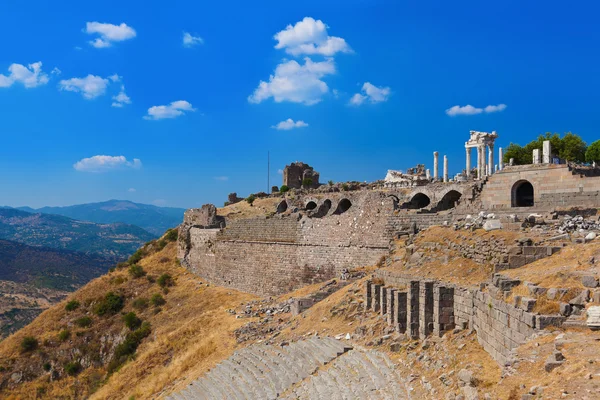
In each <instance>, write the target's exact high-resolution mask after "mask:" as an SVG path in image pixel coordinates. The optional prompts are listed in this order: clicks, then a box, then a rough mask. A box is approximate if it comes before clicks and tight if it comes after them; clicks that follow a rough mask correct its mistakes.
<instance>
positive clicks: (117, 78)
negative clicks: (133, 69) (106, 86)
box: [108, 74, 121, 82]
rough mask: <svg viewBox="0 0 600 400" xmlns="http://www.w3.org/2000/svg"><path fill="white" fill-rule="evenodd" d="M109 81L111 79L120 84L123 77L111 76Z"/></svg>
mask: <svg viewBox="0 0 600 400" xmlns="http://www.w3.org/2000/svg"><path fill="white" fill-rule="evenodd" d="M108 79H110V80H111V81H113V82H120V81H121V77H120V76H119V75H117V74H113V75H111V76H109V77H108Z"/></svg>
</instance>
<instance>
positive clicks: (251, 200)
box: [246, 194, 256, 205]
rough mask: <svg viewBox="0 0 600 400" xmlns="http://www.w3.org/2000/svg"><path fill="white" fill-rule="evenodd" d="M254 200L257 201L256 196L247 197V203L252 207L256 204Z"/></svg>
mask: <svg viewBox="0 0 600 400" xmlns="http://www.w3.org/2000/svg"><path fill="white" fill-rule="evenodd" d="M254 200H256V196H255V195H253V194H251V195H250V196H248V197H246V201H247V202H248V204H250V205H252V203H254Z"/></svg>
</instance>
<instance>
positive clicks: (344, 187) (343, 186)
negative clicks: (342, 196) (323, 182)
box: [342, 183, 350, 192]
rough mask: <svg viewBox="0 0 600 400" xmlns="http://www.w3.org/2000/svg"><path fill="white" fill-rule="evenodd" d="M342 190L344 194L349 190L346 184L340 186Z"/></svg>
mask: <svg viewBox="0 0 600 400" xmlns="http://www.w3.org/2000/svg"><path fill="white" fill-rule="evenodd" d="M342 190H343V191H344V192H347V191H348V190H350V186H348V184H347V183H344V184H342Z"/></svg>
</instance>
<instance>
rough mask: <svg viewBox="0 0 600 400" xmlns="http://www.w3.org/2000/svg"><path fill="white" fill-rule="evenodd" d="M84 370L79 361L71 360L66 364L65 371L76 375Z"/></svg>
mask: <svg viewBox="0 0 600 400" xmlns="http://www.w3.org/2000/svg"><path fill="white" fill-rule="evenodd" d="M81 370H82V367H81V364H80V363H79V362H77V361H71V362H69V363H67V364H65V372H66V373H67V374H68V375H71V376H75V375H77V374H78V373H80V372H81Z"/></svg>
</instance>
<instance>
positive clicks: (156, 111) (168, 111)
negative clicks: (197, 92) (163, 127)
mask: <svg viewBox="0 0 600 400" xmlns="http://www.w3.org/2000/svg"><path fill="white" fill-rule="evenodd" d="M185 111H196V109H195V108H193V107H192V105H191V104H190V103H189V102H187V101H185V100H178V101H174V102H172V103H171V104H169V105H166V106H153V107H150V108H149V109H148V115H146V116H144V119H152V120H157V119H165V118H176V117H179V116H181V115H183V114H184V113H185Z"/></svg>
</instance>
